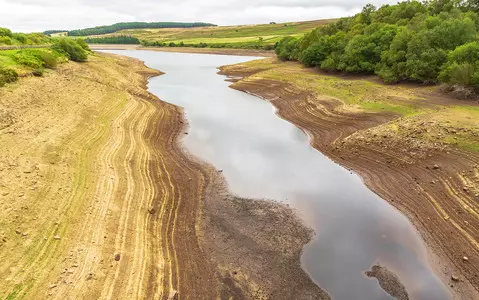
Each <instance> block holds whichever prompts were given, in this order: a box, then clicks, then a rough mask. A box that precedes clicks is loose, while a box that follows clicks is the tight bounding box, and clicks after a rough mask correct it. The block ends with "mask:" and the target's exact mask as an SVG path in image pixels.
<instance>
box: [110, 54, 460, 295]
mask: <svg viewBox="0 0 479 300" xmlns="http://www.w3.org/2000/svg"><path fill="white" fill-rule="evenodd" d="M108 52H110V53H116V54H122V55H127V56H131V57H135V58H138V59H141V60H143V61H145V63H146V64H147V65H148V66H149V67H152V68H155V69H158V70H161V71H162V72H165V73H166V74H165V75H163V76H160V77H156V78H153V79H151V80H150V83H149V89H150V91H151V92H152V93H154V94H155V95H157V96H158V97H159V98H161V99H162V100H163V101H167V102H170V103H172V104H175V105H179V106H182V107H184V109H185V112H186V117H187V119H188V121H189V123H190V128H189V135H187V136H185V138H184V144H185V146H186V147H187V149H188V150H189V151H190V152H191V153H193V154H195V155H197V156H198V157H200V158H201V159H203V160H205V161H207V162H210V163H212V164H213V165H214V166H215V167H216V168H218V169H222V170H224V172H223V174H224V176H225V177H226V179H227V181H228V184H229V187H230V189H231V191H232V192H233V193H235V194H237V195H239V196H241V197H249V198H256V199H262V198H266V199H275V200H278V201H282V202H285V203H288V204H290V205H291V206H292V207H294V208H295V209H296V210H297V211H298V213H299V214H300V215H301V217H302V218H303V219H304V220H305V221H306V223H307V224H308V225H309V226H311V227H312V228H313V229H314V230H315V232H316V236H315V238H314V240H313V241H312V242H311V243H310V244H308V245H307V246H306V247H305V249H304V253H303V256H302V266H303V268H304V269H305V270H306V271H307V272H308V273H309V274H310V276H311V278H313V280H314V281H315V282H316V283H317V284H318V285H319V286H320V287H321V288H323V289H325V290H326V291H327V292H328V293H329V294H330V295H331V296H332V298H333V299H338V300H343V299H344V300H350V299H355V300H362V299H364V300H376V299H391V297H390V296H389V295H387V294H386V293H385V292H384V291H383V290H382V289H381V288H380V286H379V284H378V283H377V280H376V279H374V278H367V277H366V276H365V275H364V272H365V271H367V270H369V269H370V268H371V266H372V265H374V264H376V263H379V264H381V265H383V266H386V267H388V268H389V269H390V270H392V271H393V272H395V273H396V274H397V275H399V276H400V278H401V280H402V282H403V283H404V285H405V286H406V288H407V290H408V292H409V294H410V298H411V299H428V300H429V299H431V300H432V299H434V300H439V299H450V298H451V296H450V294H449V292H448V291H447V290H446V288H445V287H444V285H443V284H442V283H441V282H440V280H439V279H438V278H437V277H436V276H435V275H434V274H433V272H432V271H431V268H430V267H429V265H428V262H427V253H426V250H425V247H424V244H423V242H422V240H421V239H420V237H419V236H418V234H417V233H416V231H415V229H414V228H413V226H412V225H411V223H410V222H409V221H408V220H407V218H406V217H405V216H403V215H402V214H401V213H400V212H399V211H397V210H396V209H395V208H393V207H392V206H390V205H389V204H388V203H387V202H386V201H384V200H382V199H381V198H379V197H378V196H377V195H376V194H374V193H373V192H371V191H370V190H369V189H368V188H367V187H366V186H365V185H364V184H363V182H362V181H361V179H360V177H359V176H357V175H355V174H352V173H350V172H349V171H348V170H346V169H345V168H343V167H341V166H339V165H338V164H336V163H334V162H332V161H331V160H329V159H328V158H327V157H325V156H324V155H322V154H321V153H320V152H318V151H316V150H315V149H313V148H312V147H311V146H310V145H309V141H308V137H307V136H306V135H305V134H304V133H303V132H302V131H301V130H299V129H298V128H296V127H295V126H294V125H292V124H291V123H289V122H287V121H285V120H282V119H280V118H279V117H278V116H276V114H275V113H274V109H273V107H272V105H271V104H270V103H268V102H266V101H263V100H261V99H259V98H257V97H254V96H251V95H248V94H246V93H242V92H239V91H236V90H233V89H230V88H228V85H229V83H228V82H225V81H224V79H225V77H224V76H220V75H217V69H216V68H217V67H218V66H221V65H226V64H233V63H239V62H243V61H247V60H251V59H253V58H251V57H237V56H221V55H204V54H184V53H183V54H182V53H164V52H152V51H138V50H137V51H108Z"/></svg>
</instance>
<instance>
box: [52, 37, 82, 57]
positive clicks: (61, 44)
mask: <svg viewBox="0 0 479 300" xmlns="http://www.w3.org/2000/svg"><path fill="white" fill-rule="evenodd" d="M52 49H54V50H55V51H58V52H60V53H64V54H65V55H67V56H68V58H69V59H71V60H73V61H78V62H83V61H86V60H87V58H88V52H87V51H86V50H85V49H83V48H82V47H81V46H80V45H79V44H78V42H77V41H75V40H73V39H67V38H61V39H56V40H54V42H53V46H52Z"/></svg>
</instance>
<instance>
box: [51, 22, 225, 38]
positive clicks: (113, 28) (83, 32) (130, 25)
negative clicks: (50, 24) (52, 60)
mask: <svg viewBox="0 0 479 300" xmlns="http://www.w3.org/2000/svg"><path fill="white" fill-rule="evenodd" d="M203 26H216V25H214V24H211V23H202V22H195V23H180V22H122V23H115V24H113V25H105V26H97V27H91V28H84V29H76V30H70V31H68V30H47V31H45V32H44V34H48V35H52V34H57V33H63V32H68V35H69V36H88V35H102V34H108V33H114V32H117V31H120V30H125V29H135V28H193V27H203Z"/></svg>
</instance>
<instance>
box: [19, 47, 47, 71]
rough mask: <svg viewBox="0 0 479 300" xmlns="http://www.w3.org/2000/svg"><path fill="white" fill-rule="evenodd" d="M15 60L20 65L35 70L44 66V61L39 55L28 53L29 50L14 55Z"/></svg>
mask: <svg viewBox="0 0 479 300" xmlns="http://www.w3.org/2000/svg"><path fill="white" fill-rule="evenodd" d="M13 58H14V59H15V61H16V62H17V63H18V64H20V65H23V66H27V67H30V68H33V69H38V68H41V67H42V66H43V61H42V60H41V59H40V58H39V57H38V56H37V55H34V54H33V53H32V51H28V50H27V49H23V50H20V51H18V52H17V53H15V54H14V55H13Z"/></svg>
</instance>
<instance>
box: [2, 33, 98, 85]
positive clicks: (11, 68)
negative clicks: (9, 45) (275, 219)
mask: <svg viewBox="0 0 479 300" xmlns="http://www.w3.org/2000/svg"><path fill="white" fill-rule="evenodd" d="M10 33H11V31H10V30H8V29H3V28H0V35H1V34H10ZM11 36H12V37H14V36H16V34H13V33H12V34H11ZM34 36H36V35H34ZM15 40H16V41H17V42H18V41H19V40H17V39H15ZM25 42H28V40H25ZM39 42H41V43H42V44H43V43H49V44H51V46H50V47H48V46H46V47H41V48H21V47H19V48H17V49H12V50H3V51H0V87H2V86H4V85H5V84H7V83H12V82H15V81H16V80H17V79H18V78H19V77H20V76H26V75H35V76H42V75H43V73H44V71H45V70H46V69H55V68H56V67H57V64H58V63H63V62H66V61H68V60H72V61H77V62H83V61H86V60H87V58H88V55H89V53H90V52H91V50H90V48H89V47H88V45H87V44H86V42H85V41H84V40H82V39H75V40H74V39H66V38H56V39H52V38H49V37H46V36H43V37H42V38H41V39H40V40H39ZM20 46H21V44H20Z"/></svg>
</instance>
